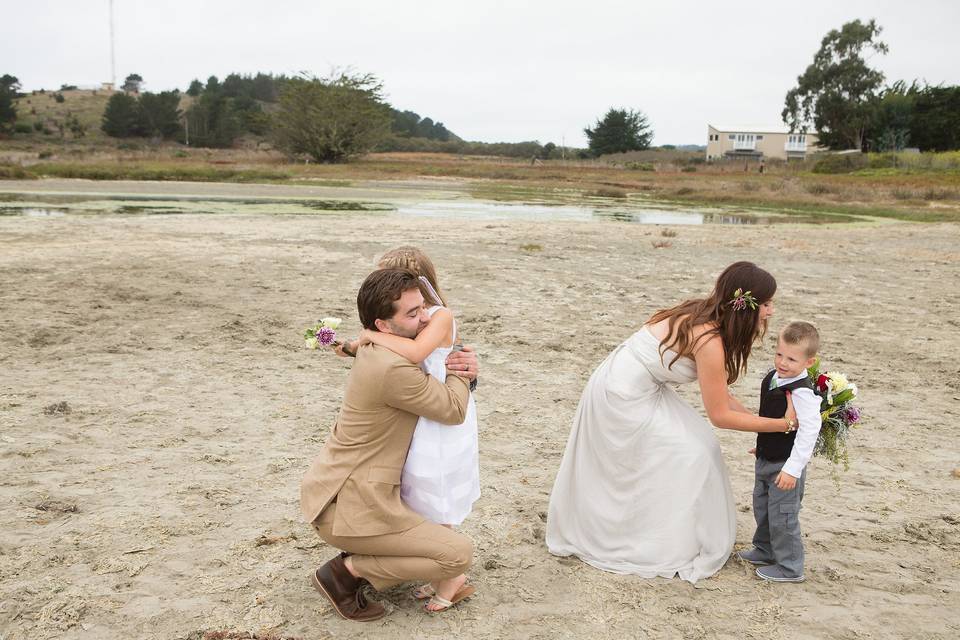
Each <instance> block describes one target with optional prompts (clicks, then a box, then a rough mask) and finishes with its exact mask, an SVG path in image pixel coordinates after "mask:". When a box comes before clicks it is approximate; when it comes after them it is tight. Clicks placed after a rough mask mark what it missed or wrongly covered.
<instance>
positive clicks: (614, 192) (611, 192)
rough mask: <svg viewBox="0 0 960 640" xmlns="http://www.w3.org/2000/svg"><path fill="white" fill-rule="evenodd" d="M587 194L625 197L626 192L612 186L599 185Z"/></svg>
mask: <svg viewBox="0 0 960 640" xmlns="http://www.w3.org/2000/svg"><path fill="white" fill-rule="evenodd" d="M587 195H590V196H595V197H597V198H621V199H622V198H626V197H627V192H626V191H624V190H623V189H616V188H614V187H600V188H599V189H597V190H596V191H594V192H592V193H588V194H587Z"/></svg>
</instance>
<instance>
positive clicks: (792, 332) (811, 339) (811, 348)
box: [780, 320, 820, 358]
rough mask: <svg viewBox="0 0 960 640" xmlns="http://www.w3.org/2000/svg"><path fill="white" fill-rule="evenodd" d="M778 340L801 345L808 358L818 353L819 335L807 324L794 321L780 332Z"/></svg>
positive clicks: (814, 328)
mask: <svg viewBox="0 0 960 640" xmlns="http://www.w3.org/2000/svg"><path fill="white" fill-rule="evenodd" d="M780 339H781V340H783V341H784V342H785V343H787V344H799V345H803V347H804V351H805V352H806V354H807V357H808V358H812V357H813V356H815V355H817V353H818V352H819V351H820V333H819V332H818V331H817V328H816V327H815V326H813V325H812V324H810V323H809V322H803V321H801V320H794V321H793V322H789V323H787V326H785V327H784V328H783V329H782V330H781V331H780Z"/></svg>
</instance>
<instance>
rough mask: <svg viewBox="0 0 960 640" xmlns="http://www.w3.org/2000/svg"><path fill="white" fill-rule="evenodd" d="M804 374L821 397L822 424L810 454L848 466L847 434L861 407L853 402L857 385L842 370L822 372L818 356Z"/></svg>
mask: <svg viewBox="0 0 960 640" xmlns="http://www.w3.org/2000/svg"><path fill="white" fill-rule="evenodd" d="M807 375H809V376H810V379H811V380H812V381H813V385H814V390H815V393H816V394H817V395H818V396H820V421H821V427H820V435H819V436H817V444H816V445H814V448H813V455H815V456H821V457H824V458H826V459H827V460H829V461H830V462H832V463H834V464H840V463H843V468H844V469H848V468H849V467H850V456H849V454H848V452H847V437H848V436H849V434H850V429H851V428H852V427H853V426H855V425H856V424H857V423H858V422H860V417H861V410H860V407H859V406H857V405H856V404H854V401H855V400H856V399H857V385H855V384H853V383H852V382H850V381H849V380H848V379H847V376H845V375H844V374H842V373H839V372H836V371H821V370H820V359H819V358H817V360H816V362H814V363H813V366H812V367H810V368H809V369H807Z"/></svg>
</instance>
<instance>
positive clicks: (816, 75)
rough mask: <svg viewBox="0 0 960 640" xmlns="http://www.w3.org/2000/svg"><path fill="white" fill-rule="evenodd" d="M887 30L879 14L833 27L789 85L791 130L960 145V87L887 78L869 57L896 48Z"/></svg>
mask: <svg viewBox="0 0 960 640" xmlns="http://www.w3.org/2000/svg"><path fill="white" fill-rule="evenodd" d="M882 31H883V28H882V27H881V26H880V25H878V24H877V23H876V21H875V20H870V21H868V22H861V21H860V20H853V21H852V22H848V23H846V24H844V25H843V26H842V27H841V28H840V29H833V30H831V31H830V32H829V33H827V35H826V36H824V38H823V40H822V41H821V43H820V49H819V50H818V51H817V52H816V54H814V57H813V62H812V63H811V64H810V65H809V66H808V67H807V68H806V70H805V71H804V72H803V74H802V75H800V76H799V77H798V78H797V86H796V87H794V88H793V89H791V90H790V91H789V92H788V93H787V95H786V98H785V104H784V109H783V112H782V114H781V115H782V117H783V121H784V122H785V123H787V124H788V125H789V126H790V130H791V131H799V132H804V131H807V130H814V131H816V132H817V136H818V138H819V141H820V143H821V144H822V145H824V146H826V147H829V148H831V149H860V150H862V151H900V150H902V149H904V148H906V147H917V148H919V149H920V151H948V150H952V149H960V87H958V86H942V85H936V86H934V85H930V84H926V83H922V84H921V83H919V82H918V81H913V82H911V83H910V84H907V82H905V81H903V80H898V81H896V82H894V83H893V84H892V85H889V86H885V84H884V83H885V80H886V78H885V76H884V74H883V73H882V72H881V71H879V70H877V69H874V68H872V67H871V66H870V65H869V64H868V62H867V60H868V59H869V58H870V57H873V56H877V55H886V54H887V53H888V52H889V47H888V46H887V44H886V43H885V42H883V41H882V40H880V34H881V32H882Z"/></svg>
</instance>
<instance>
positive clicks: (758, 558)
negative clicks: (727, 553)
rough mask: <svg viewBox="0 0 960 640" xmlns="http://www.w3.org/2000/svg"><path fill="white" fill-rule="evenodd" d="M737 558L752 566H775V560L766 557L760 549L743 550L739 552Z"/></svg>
mask: <svg viewBox="0 0 960 640" xmlns="http://www.w3.org/2000/svg"><path fill="white" fill-rule="evenodd" d="M737 557H738V558H740V559H741V560H743V561H744V562H749V563H750V564H774V562H773V560H771V559H770V558H768V557H767V556H765V555H764V554H763V553H762V552H761V551H760V549H757V548H756V547H754V548H753V549H741V550H740V551H737Z"/></svg>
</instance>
